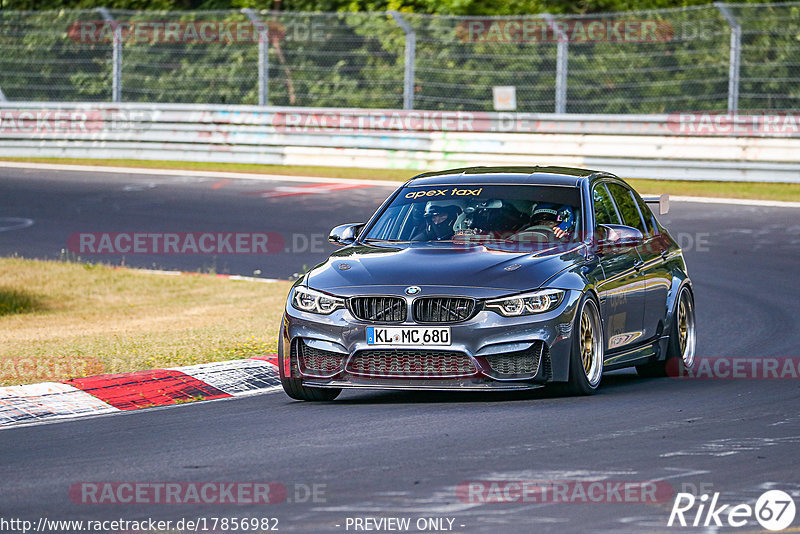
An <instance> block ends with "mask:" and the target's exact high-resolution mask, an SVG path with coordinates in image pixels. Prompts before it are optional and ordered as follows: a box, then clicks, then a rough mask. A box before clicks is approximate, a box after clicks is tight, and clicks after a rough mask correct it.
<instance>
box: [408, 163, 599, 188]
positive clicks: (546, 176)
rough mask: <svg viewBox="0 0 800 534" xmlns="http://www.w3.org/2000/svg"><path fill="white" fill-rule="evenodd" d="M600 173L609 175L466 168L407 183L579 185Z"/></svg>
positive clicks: (582, 171)
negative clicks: (477, 182)
mask: <svg viewBox="0 0 800 534" xmlns="http://www.w3.org/2000/svg"><path fill="white" fill-rule="evenodd" d="M598 174H602V175H609V174H608V173H602V172H599V171H593V170H589V169H577V168H573V167H539V166H533V167H464V168H460V169H448V170H444V171H435V172H426V173H423V174H420V175H417V176H415V177H413V178H412V179H411V180H409V181H408V185H413V186H419V185H436V184H463V183H473V182H476V181H479V182H481V183H485V184H492V183H496V184H536V185H561V186H564V185H569V186H577V185H578V183H579V182H580V181H581V180H583V179H586V178H589V177H591V176H593V175H598Z"/></svg>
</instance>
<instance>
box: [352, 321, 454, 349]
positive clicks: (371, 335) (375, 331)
mask: <svg viewBox="0 0 800 534" xmlns="http://www.w3.org/2000/svg"><path fill="white" fill-rule="evenodd" d="M367 345H384V346H387V347H400V346H403V347H411V346H417V345H424V346H436V347H447V346H450V327H449V326H447V327H440V328H425V327H410V328H401V327H382V326H368V327H367Z"/></svg>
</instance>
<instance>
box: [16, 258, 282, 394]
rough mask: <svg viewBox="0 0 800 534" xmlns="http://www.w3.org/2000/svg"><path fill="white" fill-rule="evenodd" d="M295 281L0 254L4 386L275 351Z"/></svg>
mask: <svg viewBox="0 0 800 534" xmlns="http://www.w3.org/2000/svg"><path fill="white" fill-rule="evenodd" d="M289 287H290V283H289V282H275V283H253V282H244V281H235V280H228V279H224V278H218V277H214V276H165V275H155V274H146V273H142V272H139V271H136V270H132V269H115V268H113V267H108V266H102V265H85V264H78V263H62V262H46V261H36V260H23V259H18V258H0V385H11V384H26V383H34V382H42V381H44V380H62V379H67V378H74V377H79V376H90V375H95V374H100V373H118V372H128V371H135V370H142V369H154V368H163V367H174V366H181V365H191V364H196V363H205V362H211V361H220V360H228V359H234V358H243V357H248V356H253V355H259V354H270V353H274V352H275V350H276V346H277V332H278V328H279V325H280V318H281V312H282V309H283V302H284V299H285V297H286V294H287V293H288V291H289Z"/></svg>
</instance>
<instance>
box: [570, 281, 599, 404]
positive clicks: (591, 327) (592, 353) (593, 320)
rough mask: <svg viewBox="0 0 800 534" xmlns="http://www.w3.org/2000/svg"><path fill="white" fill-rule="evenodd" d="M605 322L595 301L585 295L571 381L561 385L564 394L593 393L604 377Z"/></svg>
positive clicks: (576, 327) (576, 330)
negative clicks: (601, 318)
mask: <svg viewBox="0 0 800 534" xmlns="http://www.w3.org/2000/svg"><path fill="white" fill-rule="evenodd" d="M604 354H605V351H604V350H603V323H602V321H601V320H600V309H599V307H598V306H597V303H596V302H595V300H594V299H593V298H592V297H591V296H589V295H584V296H583V298H582V300H581V302H580V305H579V306H578V311H577V313H576V314H575V324H574V326H573V332H572V351H571V352H570V358H569V380H567V382H565V383H563V384H560V392H561V393H562V394H564V395H573V396H574V395H591V394H593V393H595V392H596V391H597V388H599V387H600V382H601V381H602V379H603V357H604Z"/></svg>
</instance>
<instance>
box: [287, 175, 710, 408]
mask: <svg viewBox="0 0 800 534" xmlns="http://www.w3.org/2000/svg"><path fill="white" fill-rule="evenodd" d="M665 200H666V199H665V198H661V204H662V210H663V208H664V207H665V204H666V202H665ZM648 201H649V200H648ZM330 241H331V242H333V243H336V244H338V245H342V248H341V249H340V250H338V251H337V252H335V253H334V254H332V255H331V256H330V257H329V258H328V260H327V261H325V262H324V263H322V264H320V265H318V266H316V267H315V268H313V269H311V270H310V271H309V272H308V273H306V274H305V276H303V277H302V278H301V279H299V280H298V281H297V282H296V283H295V285H294V286H293V287H292V290H291V292H290V294H289V297H288V299H287V302H286V310H285V313H284V316H283V324H282V326H281V330H280V336H279V368H280V376H281V381H282V383H283V387H284V390H285V391H286V393H287V394H288V395H289V396H290V397H292V398H294V399H302V400H332V399H334V398H335V397H336V396H337V395H338V394H339V393H340V392H341V390H342V388H377V389H412V390H459V391H466V390H481V391H490V390H520V389H531V388H537V387H542V386H544V385H548V384H550V385H551V387H554V388H558V389H560V390H561V391H562V392H563V393H565V394H573V395H574V394H589V393H592V392H594V391H595V390H596V389H597V388H598V387H599V386H600V382H601V379H602V376H603V372H604V371H608V370H611V369H618V368H621V367H628V366H636V369H637V371H638V372H639V373H640V374H641V375H645V376H659V375H665V374H667V373H668V370H669V369H674V372H676V373H681V372H682V371H684V370H685V369H686V368H687V367H690V366H691V365H692V363H693V360H694V354H695V314H694V298H693V293H692V285H691V281H690V280H689V276H688V275H687V273H686V264H685V262H684V259H683V254H682V252H681V250H680V248H679V247H678V245H677V243H676V242H675V240H674V239H673V238H672V237H671V236H670V234H669V233H668V232H667V230H666V229H664V227H663V226H661V224H659V222H658V220H657V219H656V217H655V216H654V215H653V213H652V212H651V211H650V208H649V207H648V206H647V205H646V203H645V201H643V199H642V198H641V197H640V196H639V195H638V194H637V193H636V191H634V190H633V189H632V188H631V187H630V186H629V185H628V184H626V183H625V182H624V181H623V180H621V179H619V178H617V177H616V176H614V175H612V174H609V173H607V172H597V171H589V170H585V169H572V168H560V167H501V168H496V167H495V168H490V167H473V168H465V169H454V170H448V171H443V172H432V173H425V174H421V175H419V176H416V177H415V178H413V179H411V180H409V181H408V182H406V183H405V184H403V185H402V186H401V187H400V188H399V189H397V190H396V191H395V192H394V193H393V194H392V195H391V196H390V197H389V198H388V199H387V200H386V201H385V202H384V203H383V205H382V206H381V207H380V208H379V209H378V210H377V211H376V212H375V214H374V215H373V216H372V217H371V218H370V220H369V221H368V222H367V223H358V224H346V225H342V226H337V227H336V228H334V229H333V230H332V231H331V235H330Z"/></svg>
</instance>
